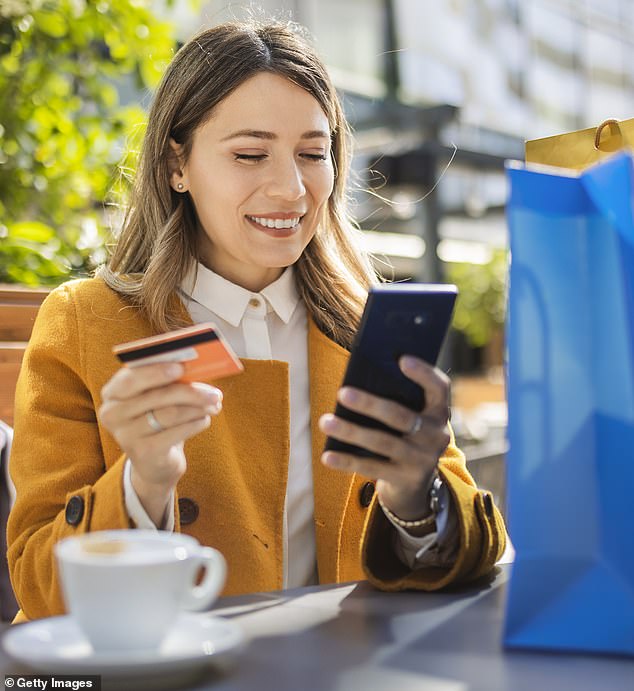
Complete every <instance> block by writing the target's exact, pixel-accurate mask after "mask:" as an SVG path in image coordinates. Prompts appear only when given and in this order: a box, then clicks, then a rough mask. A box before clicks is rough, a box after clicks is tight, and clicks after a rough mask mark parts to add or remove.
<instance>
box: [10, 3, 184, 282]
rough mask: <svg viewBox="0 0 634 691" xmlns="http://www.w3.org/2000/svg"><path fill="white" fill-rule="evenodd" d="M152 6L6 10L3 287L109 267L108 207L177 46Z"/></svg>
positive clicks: (34, 5) (72, 5) (91, 5)
mask: <svg viewBox="0 0 634 691" xmlns="http://www.w3.org/2000/svg"><path fill="white" fill-rule="evenodd" d="M148 6H149V3H148V2H147V0H96V1H93V0H2V2H0V104H1V105H0V282H19V283H25V284H30V285H36V284H38V283H53V284H54V283H59V282H61V281H62V280H64V279H66V278H68V277H70V276H73V275H79V274H82V273H85V272H87V271H89V270H90V268H91V267H92V266H93V265H94V263H95V262H98V261H100V260H102V259H103V252H104V249H103V248H104V242H105V238H106V237H107V233H106V227H107V225H108V223H107V219H106V215H105V213H104V205H105V204H106V201H107V199H108V195H109V192H110V190H111V189H112V188H113V186H116V185H117V184H125V183H120V179H119V176H118V171H119V168H118V162H119V161H120V160H121V159H122V156H123V152H124V150H125V148H126V146H127V145H128V144H131V148H132V149H133V150H134V148H135V143H136V145H138V138H139V136H140V132H141V130H142V125H141V123H142V122H143V120H144V118H145V113H144V111H143V110H142V108H141V107H140V105H132V106H123V105H121V104H120V102H119V91H118V89H119V88H120V87H123V88H127V89H128V90H135V91H138V90H144V89H151V88H153V87H154V86H155V85H156V84H157V83H158V80H159V79H160V76H161V75H162V73H163V71H164V69H165V66H166V65H167V63H168V61H169V60H170V59H171V57H172V54H173V51H174V48H175V42H174V39H173V36H172V31H171V28H170V26H169V25H168V24H166V23H164V22H161V21H159V20H157V19H156V18H155V17H154V15H153V14H152V13H151V11H150V10H149V8H148Z"/></svg>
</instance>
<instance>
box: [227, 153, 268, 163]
mask: <svg viewBox="0 0 634 691" xmlns="http://www.w3.org/2000/svg"><path fill="white" fill-rule="evenodd" d="M233 156H234V159H235V160H236V161H263V160H264V159H265V158H266V154H234V155H233Z"/></svg>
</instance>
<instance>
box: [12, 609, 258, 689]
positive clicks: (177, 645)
mask: <svg viewBox="0 0 634 691" xmlns="http://www.w3.org/2000/svg"><path fill="white" fill-rule="evenodd" d="M244 640H245V639H244V634H243V632H242V630H241V629H240V627H239V626H238V625H237V624H236V623H235V622H232V621H229V620H227V619H220V618H218V617H212V616H210V615H209V614H192V613H183V614H181V615H180V617H179V619H178V621H177V622H176V625H175V626H174V628H173V630H172V631H171V632H170V633H169V634H168V636H167V638H166V639H165V640H164V641H163V643H162V645H161V647H160V649H159V650H156V651H130V652H123V653H120V652H117V653H114V652H95V651H94V650H93V649H92V646H91V645H90V643H89V642H88V641H87V640H86V638H85V637H84V635H83V633H82V632H81V631H80V630H79V627H78V626H77V624H76V623H75V621H74V620H73V619H72V618H71V617H69V616H65V617H51V618H49V619H39V620H37V621H32V622H29V623H28V624H20V625H18V626H13V627H11V628H10V629H8V630H7V631H6V633H5V634H4V637H3V640H2V643H3V645H4V649H5V651H6V652H7V653H8V654H9V655H10V656H11V657H13V658H14V659H15V660H18V661H19V662H22V663H24V664H26V665H28V666H29V667H32V668H33V669H36V670H38V671H41V672H47V673H49V674H51V673H66V674H99V675H102V676H103V677H104V679H110V680H113V681H117V680H123V679H127V680H132V679H134V678H137V679H141V678H142V679H143V680H144V682H151V677H154V678H160V679H162V680H165V678H166V675H169V676H170V677H171V676H172V675H174V674H176V675H178V673H179V672H183V671H187V673H190V672H195V671H200V670H201V669H202V668H204V667H218V668H219V669H224V668H226V667H227V666H228V665H229V664H230V663H231V662H232V661H233V657H234V656H235V654H236V653H237V652H238V651H239V650H240V649H241V648H242V646H243V644H244Z"/></svg>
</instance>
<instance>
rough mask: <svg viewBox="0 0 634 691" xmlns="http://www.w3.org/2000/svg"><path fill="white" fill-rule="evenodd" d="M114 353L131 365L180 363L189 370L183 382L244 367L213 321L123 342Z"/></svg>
mask: <svg viewBox="0 0 634 691" xmlns="http://www.w3.org/2000/svg"><path fill="white" fill-rule="evenodd" d="M112 352H113V353H114V354H115V355H116V356H117V358H119V360H120V361H121V362H122V363H123V364H124V365H126V366H128V367H140V366H141V365H149V364H152V363H155V362H180V363H182V365H183V367H184V369H185V372H184V374H183V376H182V377H181V380H182V381H203V380H205V379H221V378H222V377H228V376H229V375H232V374H238V373H239V372H242V371H243V370H244V366H243V364H242V363H241V362H240V360H239V359H238V356H237V355H236V354H235V353H234V351H233V350H232V348H231V346H230V345H229V343H227V341H225V339H224V337H223V336H222V334H221V333H220V331H219V329H218V327H217V326H216V325H215V324H213V323H212V322H205V323H203V324H196V325H194V326H187V327H185V328H183V329H176V330H175V331H169V332H167V333H164V334H160V335H158V336H150V337H148V338H141V339H139V340H137V341H130V342H128V343H121V344H120V345H117V346H115V347H114V348H113V349H112Z"/></svg>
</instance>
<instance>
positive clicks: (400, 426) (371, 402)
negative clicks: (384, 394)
mask: <svg viewBox="0 0 634 691" xmlns="http://www.w3.org/2000/svg"><path fill="white" fill-rule="evenodd" d="M337 400H338V401H339V402H340V403H341V404H342V405H344V406H345V407H346V408H348V409H349V410H352V411H353V412H355V413H361V414H362V415H365V416H366V417H370V418H373V419H374V420H379V421H380V422H383V423H384V424H386V425H387V426H388V427H392V428H393V429H395V430H398V431H399V432H402V433H403V434H407V433H408V432H409V431H410V430H411V429H412V428H413V427H414V424H415V422H416V420H417V419H418V417H419V414H418V413H417V412H414V411H412V410H411V409H410V408H407V407H405V406H403V405H401V404H400V403H397V402H396V401H392V400H390V399H389V398H381V397H379V396H375V395H374V394H371V393H368V392H367V391H363V390H362V389H356V388H353V387H351V386H345V387H343V388H341V389H339V392H338V393H337Z"/></svg>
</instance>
